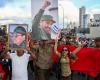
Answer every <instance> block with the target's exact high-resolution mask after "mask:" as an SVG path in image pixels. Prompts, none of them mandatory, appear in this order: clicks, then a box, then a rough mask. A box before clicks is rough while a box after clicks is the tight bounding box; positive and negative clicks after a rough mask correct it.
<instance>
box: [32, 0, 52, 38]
mask: <svg viewBox="0 0 100 80" xmlns="http://www.w3.org/2000/svg"><path fill="white" fill-rule="evenodd" d="M50 4H51V3H50V2H49V1H45V2H44V4H43V6H42V8H41V9H40V10H39V12H38V13H37V14H36V15H35V17H34V19H33V21H32V37H33V38H35V39H37V37H38V36H36V34H39V32H40V31H39V24H40V20H41V17H42V15H43V14H44V11H45V9H46V8H47V7H48V6H49V5H50ZM39 36H40V35H39Z"/></svg>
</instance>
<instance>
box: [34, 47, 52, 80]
mask: <svg viewBox="0 0 100 80" xmlns="http://www.w3.org/2000/svg"><path fill="white" fill-rule="evenodd" d="M34 53H35V54H36V60H35V61H34V65H35V77H36V78H35V79H36V80H48V79H49V75H50V70H51V68H52V47H51V45H46V47H42V46H39V48H38V50H35V51H34Z"/></svg>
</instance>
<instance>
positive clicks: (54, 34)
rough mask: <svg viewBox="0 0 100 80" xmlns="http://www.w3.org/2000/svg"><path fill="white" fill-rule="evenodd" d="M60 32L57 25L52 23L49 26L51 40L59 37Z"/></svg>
mask: <svg viewBox="0 0 100 80" xmlns="http://www.w3.org/2000/svg"><path fill="white" fill-rule="evenodd" d="M60 32H61V29H60V27H59V26H58V25H57V23H54V24H53V25H52V26H51V38H52V39H56V38H57V37H58V36H59V35H60Z"/></svg>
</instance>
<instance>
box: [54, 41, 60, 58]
mask: <svg viewBox="0 0 100 80" xmlns="http://www.w3.org/2000/svg"><path fill="white" fill-rule="evenodd" d="M57 47H58V39H56V40H55V45H54V52H55V53H56V54H57V55H58V56H59V55H60V53H59V52H58V50H57Z"/></svg>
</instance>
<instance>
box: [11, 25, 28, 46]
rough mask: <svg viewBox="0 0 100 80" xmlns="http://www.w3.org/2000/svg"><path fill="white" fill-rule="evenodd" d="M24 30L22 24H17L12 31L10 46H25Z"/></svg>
mask: <svg viewBox="0 0 100 80" xmlns="http://www.w3.org/2000/svg"><path fill="white" fill-rule="evenodd" d="M25 36H26V30H25V28H24V27H22V26H17V27H16V28H15V29H14V31H13V37H12V42H11V44H10V48H26V45H25Z"/></svg>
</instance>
